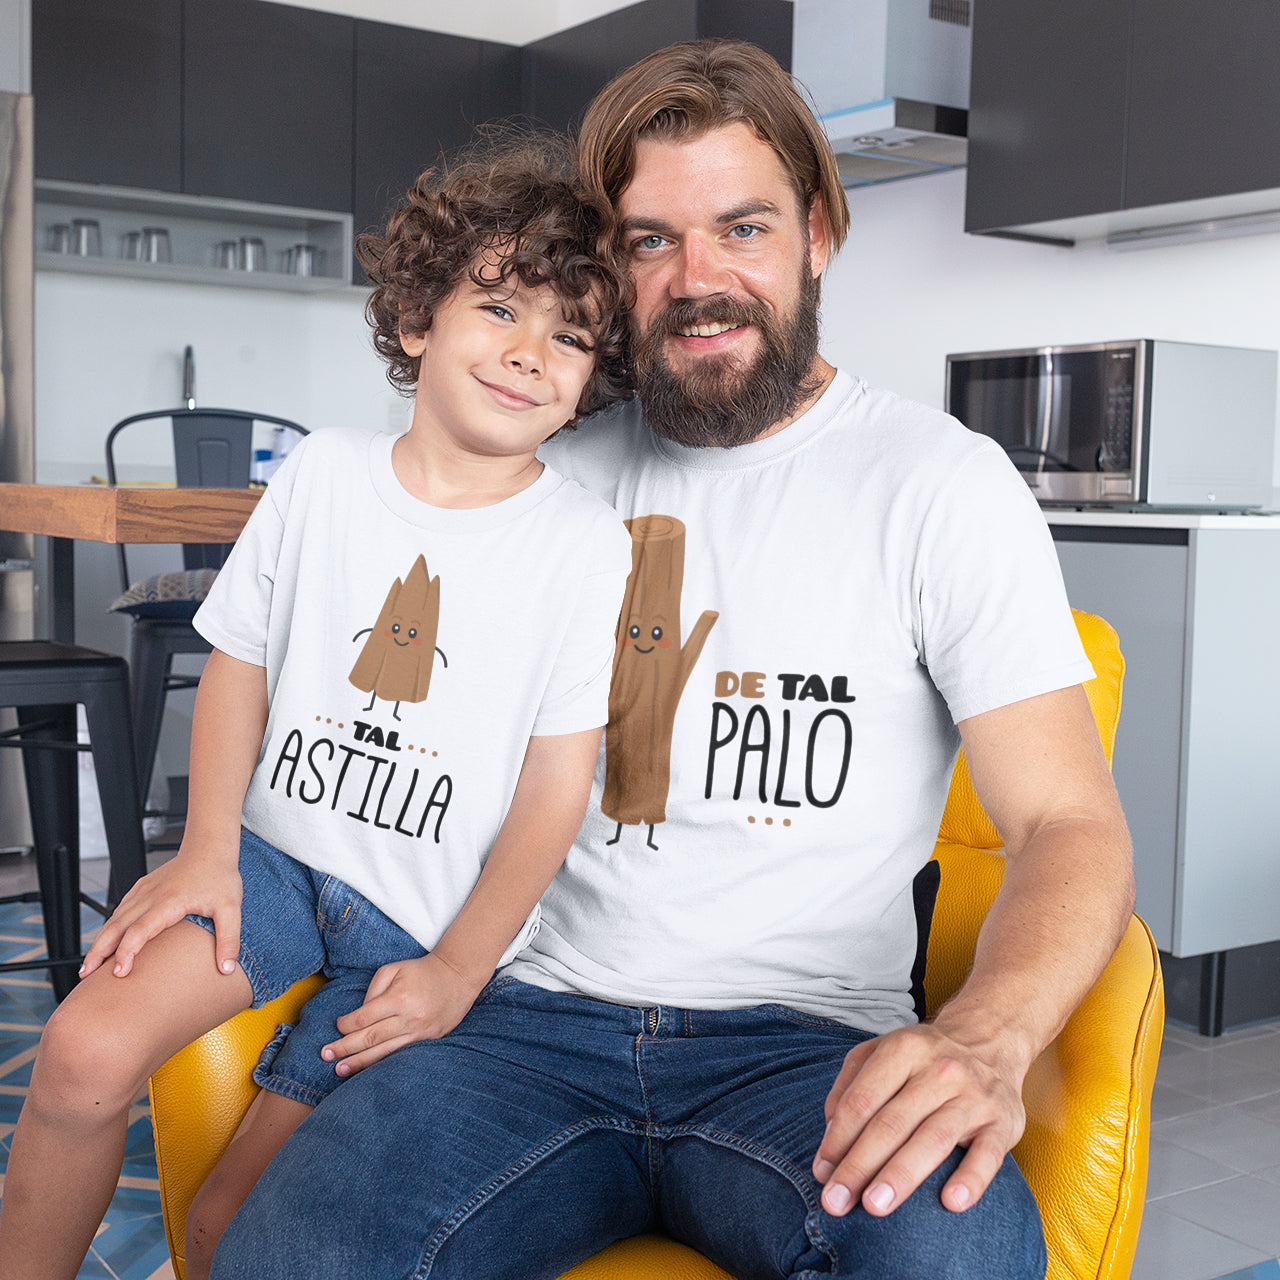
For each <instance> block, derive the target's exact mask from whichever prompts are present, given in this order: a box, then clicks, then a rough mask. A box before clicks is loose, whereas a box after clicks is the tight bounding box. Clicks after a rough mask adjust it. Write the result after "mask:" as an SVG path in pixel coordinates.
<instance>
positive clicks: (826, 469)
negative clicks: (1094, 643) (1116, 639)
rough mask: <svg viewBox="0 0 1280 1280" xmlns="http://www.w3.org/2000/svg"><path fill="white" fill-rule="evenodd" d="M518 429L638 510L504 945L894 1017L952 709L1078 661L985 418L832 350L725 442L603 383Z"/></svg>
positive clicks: (1033, 529)
mask: <svg viewBox="0 0 1280 1280" xmlns="http://www.w3.org/2000/svg"><path fill="white" fill-rule="evenodd" d="M543 452H544V456H545V457H546V458H547V459H548V460H549V461H551V463H552V464H553V465H554V466H556V467H557V468H559V469H560V470H562V471H564V472H565V474H567V475H569V476H571V477H572V478H574V479H576V480H577V481H578V482H579V483H581V484H583V485H584V486H585V487H586V488H588V489H590V490H591V491H592V492H594V493H598V494H599V495H600V496H601V497H603V498H604V499H605V500H606V501H608V502H610V503H611V504H613V505H614V506H615V508H616V509H617V510H618V513H619V514H620V515H622V516H623V517H624V518H633V517H645V518H646V519H643V520H641V521H639V522H638V523H637V522H636V521H634V520H633V521H632V524H631V529H632V532H633V535H638V536H639V538H640V539H641V540H642V541H638V542H637V543H636V546H635V551H634V556H635V561H636V567H635V568H634V569H633V576H632V579H631V582H630V584H629V586H628V596H627V600H626V601H625V602H624V605H623V615H622V627H623V632H624V635H623V639H622V645H621V648H620V650H619V654H618V657H617V659H616V662H615V673H614V695H613V698H612V700H611V706H610V715H611V723H610V727H609V730H608V731H607V735H608V737H607V745H606V749H605V751H604V752H603V754H602V759H601V761H600V764H599V767H598V769H597V774H596V780H595V789H594V792H593V797H592V803H591V805H590V806H589V808H588V812H587V819H586V822H585V825H584V827H583V829H582V832H581V834H580V836H579V839H578V841H577V843H576V844H575V846H574V848H573V849H572V850H571V852H570V854H569V858H568V860H567V862H566V864H565V866H564V868H563V869H562V870H561V872H560V874H559V875H558V876H557V878H556V880H555V882H554V883H553V885H552V887H551V889H550V890H549V891H548V893H547V895H546V896H545V897H544V899H543V921H542V927H541V929H540V931H539V933H538V935H537V937H536V938H534V940H533V941H532V943H531V944H530V946H529V947H527V948H526V949H525V950H524V951H523V952H522V953H521V955H520V956H518V957H517V959H516V960H515V962H514V963H513V964H512V965H511V966H509V968H508V969H507V970H506V972H508V973H510V974H512V975H514V976H517V977H519V978H521V979H524V980H526V981H528V982H532V983H535V984H537V985H541V986H546V987H551V988H554V989H559V990H567V991H575V992H580V993H583V994H586V995H591V996H596V997H598V998H601V999H605V1000H611V1001H616V1002H619V1003H623V1004H632V1005H648V1004H658V1003H662V1004H671V1005H675V1006H683V1007H689V1008H735V1007H744V1006H750V1005H757V1004H764V1003H771V1002H777V1003H781V1004H785V1005H787V1006H788V1007H790V1008H793V1009H797V1010H800V1011H802V1012H806V1013H809V1014H813V1015H817V1016H824V1017H830V1018H834V1019H837V1020H839V1021H841V1022H845V1023H849V1024H851V1025H855V1026H859V1027H863V1028H865V1029H867V1030H869V1031H873V1032H883V1031H886V1030H888V1029H890V1028H892V1027H895V1026H900V1025H903V1024H905V1023H908V1022H910V1021H912V1020H913V1019H914V1017H915V1013H914V1009H913V1001H912V995H911V969H912V965H913V962H914V960H915V958H916V951H917V945H918V941H919V937H918V930H917V925H916V919H915V915H914V910H913V900H912V882H913V879H914V877H915V876H916V874H917V872H918V871H920V869H921V868H922V867H923V865H924V864H925V862H926V861H927V860H928V858H929V856H930V853H931V852H932V849H933V844H934V839H935V837H936V834H937V830H938V824H939V821H940V818H941V814H942V808H943V804H944V802H945V798H946V791H947V785H948V780H949V778H950V773H951V768H952V764H953V762H954V758H955V753H956V750H957V747H958V744H959V734H958V731H957V729H956V727H955V723H956V722H957V721H961V720H964V719H965V718H967V717H969V716H974V715H978V714H979V713H981V712H983V711H988V710H991V709H993V708H995V707H999V706H1003V705H1006V704H1008V703H1012V702H1016V701H1019V700H1021V699H1024V698H1028V697H1031V696H1033V695H1035V694H1040V693H1045V692H1048V691H1050V690H1054V689H1059V688H1065V687H1067V686H1070V685H1073V684H1077V683H1080V682H1081V681H1083V680H1086V679H1088V678H1089V677H1090V676H1091V675H1092V671H1091V669H1090V667H1089V663H1088V661H1087V659H1086V658H1085V656H1084V652H1083V649H1082V647H1081V645H1080V641H1079V638H1078V636H1077V633H1076V630H1075V627H1074V625H1073V623H1072V620H1071V617H1070V613H1069V611H1068V607H1067V603H1066V598H1065V594H1064V591H1063V587H1062V579H1061V575H1060V572H1059V569H1058V563H1057V559H1056V556H1055V554H1054V551H1053V546H1052V542H1051V539H1050V536H1049V533H1048V530H1047V527H1046V525H1045V522H1044V520H1043V517H1042V516H1041V514H1040V511H1039V509H1038V508H1037V506H1036V503H1035V501H1034V499H1033V498H1032V497H1031V495H1030V493H1029V492H1028V490H1027V487H1026V485H1025V484H1024V482H1023V481H1022V480H1021V478H1020V477H1019V476H1018V474H1017V472H1016V471H1015V470H1014V469H1013V467H1012V466H1011V465H1010V463H1009V461H1008V459H1007V458H1006V457H1005V456H1004V454H1003V453H1002V452H1001V450H1000V449H999V448H998V447H997V446H996V445H995V444H994V443H993V442H992V441H990V440H989V439H986V438H985V437H981V436H978V435H975V434H973V433H971V432H969V431H967V430H966V429H965V428H964V427H963V426H961V425H960V423H958V422H956V421H955V420H954V419H952V418H949V417H947V416H946V415H944V414H942V413H939V412H937V411H935V410H931V409H928V408H925V407H923V406H921V405H917V404H912V403H910V402H908V401H905V400H902V399H900V398H898V397H896V396H893V395H889V394H887V393H884V392H879V391H873V390H870V389H869V388H868V387H867V386H866V385H865V384H864V383H863V382H861V381H859V380H857V379H855V378H853V377H851V376H849V375H848V374H846V373H838V374H837V375H836V378H835V380H834V382H833V383H832V384H831V386H830V387H829V388H828V389H827V391H826V392H825V393H824V394H823V395H822V397H821V398H820V399H819V401H818V402H817V403H816V404H815V405H814V406H813V408H811V409H810V410H809V411H808V412H807V413H806V414H804V415H803V417H801V418H800V419H798V420H797V421H796V422H795V423H794V424H792V425H791V426H789V427H787V428H786V429H784V430H783V431H781V432H779V433H777V434H776V435H774V436H771V437H769V438H766V439H764V440H760V441H758V442H755V443H753V444H748V445H745V446H742V447H740V448H733V449H714V448H707V449H690V448H681V447H679V446H677V445H674V444H671V443H669V442H667V441H663V440H660V439H658V438H656V437H654V436H652V435H651V434H650V433H649V431H648V429H647V428H646V427H645V426H644V425H643V423H642V422H641V421H640V417H639V414H638V412H635V411H634V410H628V411H625V412H621V413H613V414H610V415H607V416H606V417H604V418H602V419H600V420H595V421H592V422H590V423H588V424H587V425H586V426H584V427H583V428H581V429H579V431H578V432H576V433H575V434H574V435H571V436H569V437H568V438H567V439H565V440H564V442H563V443H561V441H559V440H557V441H556V442H553V443H552V444H551V445H549V446H544V451H543ZM664 642H665V645H664ZM699 646H701V647H700V648H699ZM646 744H648V747H647V749H646ZM610 746H612V747H613V748H614V752H613V754H614V759H612V760H611V759H610V751H609V747H610ZM624 757H625V758H624ZM610 771H612V777H611V776H610Z"/></svg>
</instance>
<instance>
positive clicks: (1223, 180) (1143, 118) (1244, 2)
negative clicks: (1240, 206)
mask: <svg viewBox="0 0 1280 1280" xmlns="http://www.w3.org/2000/svg"><path fill="white" fill-rule="evenodd" d="M1133 24H1134V41H1133V55H1132V58H1131V63H1130V66H1131V72H1130V95H1129V121H1128V147H1127V149H1126V151H1127V158H1126V165H1125V196H1126V207H1137V206H1142V205H1156V204H1165V203H1168V202H1170V201H1175V200H1194V199H1200V198H1204V197H1207V196H1218V195H1226V194H1230V193H1232V192H1236V191H1254V190H1258V189H1260V188H1271V187H1280V146H1277V142H1280V126H1278V125H1277V120H1278V119H1280V79H1278V78H1277V76H1276V52H1277V50H1280V5H1277V4H1276V3H1275V2H1274V0H1231V3H1230V4H1214V5H1205V4H1201V3H1192V2H1191V0H1133Z"/></svg>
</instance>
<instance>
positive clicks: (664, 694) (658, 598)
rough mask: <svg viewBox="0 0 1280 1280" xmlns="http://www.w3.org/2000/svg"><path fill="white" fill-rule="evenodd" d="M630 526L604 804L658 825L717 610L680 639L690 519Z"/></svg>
mask: <svg viewBox="0 0 1280 1280" xmlns="http://www.w3.org/2000/svg"><path fill="white" fill-rule="evenodd" d="M625 523H626V526H627V528H628V529H629V530H630V532H631V576H630V577H629V578H628V579H627V590H626V596H625V598H624V600H623V603H622V615H621V617H620V619H619V621H618V635H617V641H616V644H615V646H614V652H613V684H612V685H611V686H610V690H609V723H608V725H607V726H606V728H605V780H604V796H603V798H602V799H601V801H600V808H601V809H602V810H603V811H604V813H605V816H606V817H609V818H612V819H613V820H614V821H615V822H616V823H617V824H618V830H617V832H616V833H615V834H614V837H613V839H612V840H610V841H608V843H609V844H617V843H618V841H619V840H620V839H621V837H622V828H623V825H624V824H626V825H644V824H646V823H647V824H648V827H649V834H648V837H647V839H646V842H645V843H646V844H648V846H649V848H651V849H656V848H657V847H658V846H657V845H656V844H654V842H653V828H654V826H655V824H657V823H659V822H665V821H666V817H667V792H668V790H669V788H670V785H671V734H672V731H673V729H674V728H675V719H676V708H677V707H678V706H679V704H680V695H681V694H682V693H683V692H684V687H685V684H686V682H687V681H688V679H689V675H690V673H691V672H692V671H693V667H694V664H695V663H696V662H697V661H698V655H699V654H700V653H701V652H702V646H703V644H704V643H705V642H706V639H707V636H708V634H709V633H710V631H711V628H712V626H714V625H715V621H716V619H717V618H718V617H719V616H720V615H719V613H713V612H711V611H710V610H707V611H705V612H704V613H703V614H702V616H701V617H700V618H699V619H698V621H697V623H696V624H695V625H694V628H693V630H692V632H690V634H689V639H688V641H687V642H686V643H685V644H684V646H683V647H682V646H681V644H680V592H681V588H682V587H683V585H684V542H685V526H684V524H683V523H682V522H681V521H679V520H677V519H676V518H675V517H674V516H663V515H649V516H637V517H636V518H635V519H633V520H628V521H626V522H625Z"/></svg>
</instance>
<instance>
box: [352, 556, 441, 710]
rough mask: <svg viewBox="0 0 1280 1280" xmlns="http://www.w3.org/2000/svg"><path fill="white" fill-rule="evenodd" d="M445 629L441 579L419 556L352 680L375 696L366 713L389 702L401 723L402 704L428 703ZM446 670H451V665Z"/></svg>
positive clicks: (389, 601) (395, 589) (391, 596)
mask: <svg viewBox="0 0 1280 1280" xmlns="http://www.w3.org/2000/svg"><path fill="white" fill-rule="evenodd" d="M439 624H440V578H439V575H437V576H436V577H434V578H432V577H430V576H429V575H428V573H427V561H426V558H425V557H424V556H419V557H418V558H417V559H416V560H415V561H414V562H413V568H411V569H410V570H409V572H408V573H407V574H405V577H404V581H403V582H401V581H400V579H399V578H397V579H396V580H395V582H393V583H392V584H391V590H390V591H388V592H387V598H386V600H385V601H383V604H382V612H381V613H379V614H378V621H377V622H376V623H375V624H374V625H373V627H372V628H371V629H369V638H368V639H367V640H366V641H365V642H364V648H363V649H361V650H360V656H359V657H358V658H357V659H356V664H355V666H354V667H352V668H351V674H350V676H348V677H347V678H348V680H350V681H351V683H352V684H353V685H355V687H356V688H357V689H363V690H364V691H365V693H372V694H373V697H372V698H370V700H369V705H368V706H367V707H365V710H366V711H369V710H372V708H373V704H374V702H376V701H377V699H379V698H383V699H385V700H386V701H387V702H394V703H395V704H396V705H395V707H393V708H392V711H391V714H392V715H393V716H394V717H395V718H396V719H397V720H399V719H400V703H402V702H422V701H423V700H424V699H425V698H426V696H427V690H428V689H429V688H430V687H431V668H432V665H433V664H434V662H435V655H436V653H437V652H438V651H437V649H436V631H437V629H438V627H439ZM363 634H364V632H357V633H356V635H355V637H354V638H355V639H356V640H358V639H359V638H360V636H361V635H363ZM440 656H441V657H442V658H443V657H444V655H443V654H441V655H440ZM445 665H446V666H448V665H449V664H448V661H447V660H446V661H445Z"/></svg>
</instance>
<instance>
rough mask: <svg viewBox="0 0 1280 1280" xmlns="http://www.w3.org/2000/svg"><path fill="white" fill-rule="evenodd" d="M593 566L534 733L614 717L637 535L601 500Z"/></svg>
mask: <svg viewBox="0 0 1280 1280" xmlns="http://www.w3.org/2000/svg"><path fill="white" fill-rule="evenodd" d="M584 537H586V538H588V539H589V540H590V541H588V542H585V543H584V544H583V545H584V546H587V547H591V548H592V549H593V550H592V555H591V557H590V560H591V564H590V566H589V568H588V569H587V571H586V573H585V574H584V576H583V579H582V586H581V589H580V590H579V593H578V599H577V604H576V607H575V609H574V611H573V616H572V619H571V621H570V623H569V626H568V627H567V628H566V629H565V632H564V639H563V642H562V644H561V647H560V652H559V654H558V655H557V657H556V661H555V666H554V667H553V669H552V672H551V675H550V678H549V679H548V681H547V686H546V691H545V693H544V695H543V698H542V704H541V706H540V707H539V709H538V715H537V718H536V719H535V721H534V725H533V734H532V736H534V737H546V736H550V735H552V734H560V733H579V732H581V731H582V730H584V729H594V728H598V727H599V726H601V725H603V724H604V723H605V722H606V721H607V720H608V718H609V682H610V679H611V677H612V674H613V654H614V646H615V643H616V636H617V626H618V615H619V613H620V612H621V610H622V597H623V593H624V591H625V589H626V585H627V575H628V574H629V573H630V572H631V536H630V535H629V534H628V533H627V531H626V528H625V527H624V525H623V524H622V521H621V520H620V519H619V518H618V517H617V515H615V514H614V512H613V511H612V510H611V509H610V508H607V507H605V506H604V504H603V503H601V504H599V515H598V516H597V517H596V519H595V521H594V524H593V525H592V526H591V527H589V528H588V529H587V530H586V531H585V532H584Z"/></svg>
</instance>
